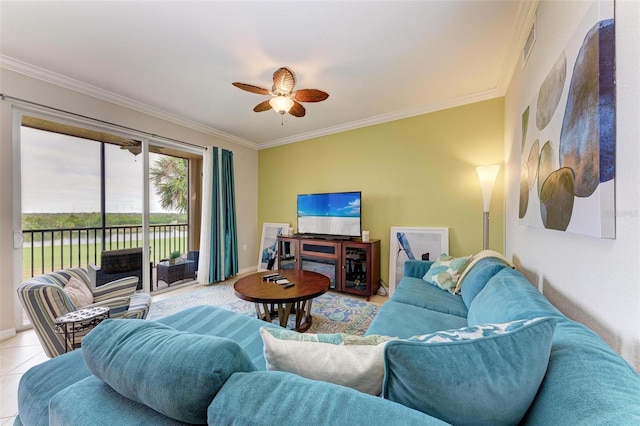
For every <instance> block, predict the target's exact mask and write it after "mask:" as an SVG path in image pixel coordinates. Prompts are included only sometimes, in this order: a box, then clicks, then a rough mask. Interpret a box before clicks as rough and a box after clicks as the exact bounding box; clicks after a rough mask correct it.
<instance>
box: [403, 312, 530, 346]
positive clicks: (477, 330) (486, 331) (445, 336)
mask: <svg viewBox="0 0 640 426" xmlns="http://www.w3.org/2000/svg"><path fill="white" fill-rule="evenodd" d="M540 320H541V318H534V319H524V320H516V321H512V322H505V323H501V324H482V325H472V326H469V327H465V328H458V329H455V330H444V331H436V332H435V333H430V334H425V335H422V336H413V337H411V338H409V339H407V340H408V341H418V342H422V343H444V342H459V341H461V340H473V339H480V338H483V337H489V336H498V335H500V334H506V333H512V332H514V331H516V330H517V329H519V328H522V327H525V326H527V325H529V324H533V323H536V322H539V321H540Z"/></svg>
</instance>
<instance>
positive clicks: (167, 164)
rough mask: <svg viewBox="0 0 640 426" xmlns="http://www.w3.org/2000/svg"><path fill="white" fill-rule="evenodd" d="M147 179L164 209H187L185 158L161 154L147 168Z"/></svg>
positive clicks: (183, 210) (181, 210) (180, 210)
mask: <svg viewBox="0 0 640 426" xmlns="http://www.w3.org/2000/svg"><path fill="white" fill-rule="evenodd" d="M149 180H150V181H151V183H152V184H153V186H154V187H155V189H156V195H158V196H159V197H160V205H161V206H162V208H163V209H166V210H177V211H178V213H185V212H186V211H187V160H185V159H184V158H178V157H169V156H163V157H160V158H159V159H157V160H156V161H155V163H154V164H153V166H152V167H151V168H149Z"/></svg>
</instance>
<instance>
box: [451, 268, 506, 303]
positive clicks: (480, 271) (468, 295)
mask: <svg viewBox="0 0 640 426" xmlns="http://www.w3.org/2000/svg"><path fill="white" fill-rule="evenodd" d="M504 268H509V265H507V264H506V263H505V262H504V261H503V260H501V259H498V258H495V257H487V258H485V259H482V260H480V261H479V262H478V263H476V264H475V265H471V269H469V271H467V273H466V275H465V277H464V279H463V282H462V286H461V287H460V295H461V296H462V301H463V302H464V304H465V305H466V306H467V308H469V306H470V305H471V302H473V299H475V297H476V296H477V295H478V293H480V292H481V291H482V289H483V288H484V286H485V285H486V284H487V282H488V281H489V280H490V279H491V278H492V277H493V276H494V275H495V274H497V273H498V272H500V271H501V270H503V269H504Z"/></svg>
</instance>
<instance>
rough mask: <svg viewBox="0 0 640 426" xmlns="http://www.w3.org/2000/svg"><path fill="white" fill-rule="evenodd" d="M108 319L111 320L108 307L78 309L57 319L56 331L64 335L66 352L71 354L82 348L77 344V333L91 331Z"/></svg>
mask: <svg viewBox="0 0 640 426" xmlns="http://www.w3.org/2000/svg"><path fill="white" fill-rule="evenodd" d="M107 318H109V307H107V306H95V307H92V308H85V309H78V310H77V311H73V312H69V313H66V314H64V315H61V316H59V317H58V318H56V320H55V323H56V331H57V332H58V333H61V334H64V351H65V352H69V350H74V349H77V348H79V347H80V344H76V333H79V332H82V331H87V330H91V329H92V328H94V327H95V326H96V325H98V324H100V323H101V322H102V321H103V320H105V319H107ZM69 335H71V344H69Z"/></svg>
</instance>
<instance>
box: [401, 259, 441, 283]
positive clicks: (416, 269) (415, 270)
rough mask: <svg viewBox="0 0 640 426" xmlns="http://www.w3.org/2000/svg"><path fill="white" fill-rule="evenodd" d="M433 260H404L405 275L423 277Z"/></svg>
mask: <svg viewBox="0 0 640 426" xmlns="http://www.w3.org/2000/svg"><path fill="white" fill-rule="evenodd" d="M433 263H434V262H433V261H431V260H411V259H410V260H407V261H405V262H404V271H403V276H404V277H413V278H422V277H424V274H426V273H427V271H428V270H429V268H431V265H433Z"/></svg>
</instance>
